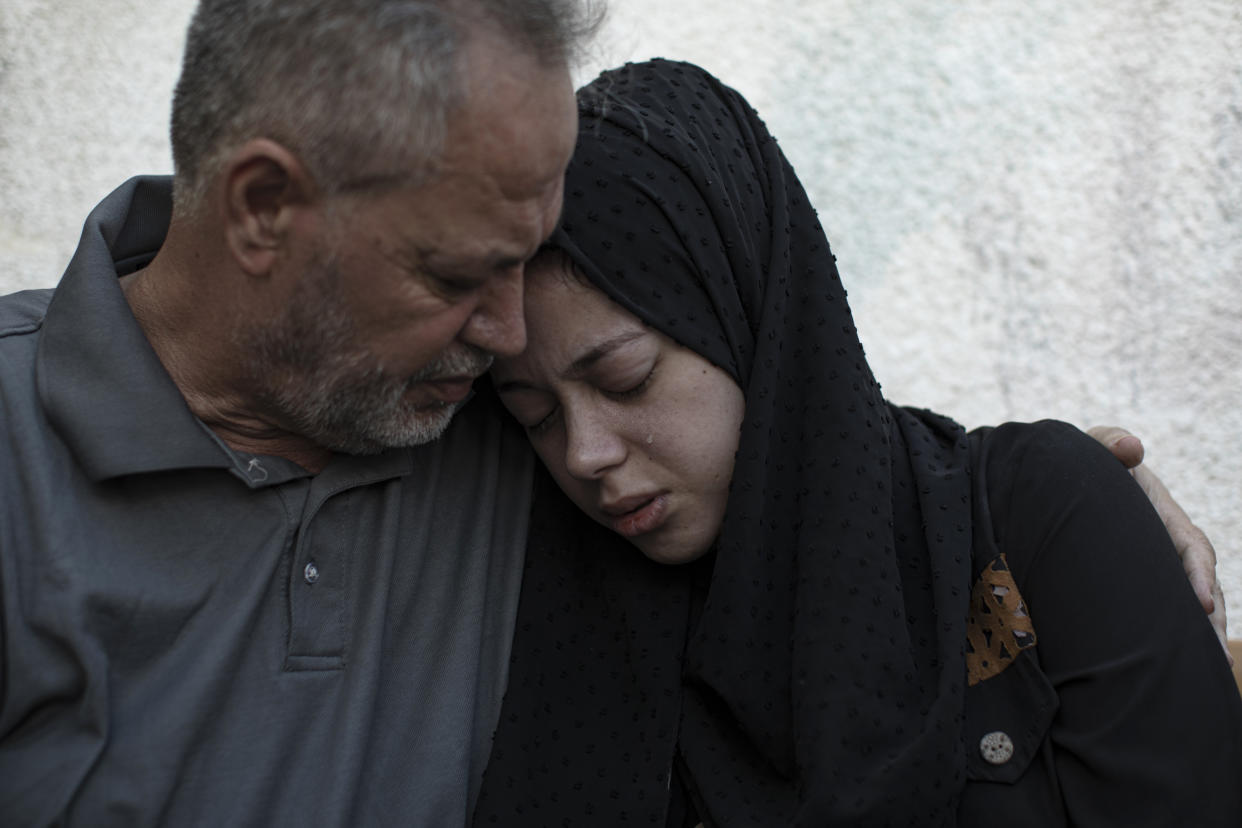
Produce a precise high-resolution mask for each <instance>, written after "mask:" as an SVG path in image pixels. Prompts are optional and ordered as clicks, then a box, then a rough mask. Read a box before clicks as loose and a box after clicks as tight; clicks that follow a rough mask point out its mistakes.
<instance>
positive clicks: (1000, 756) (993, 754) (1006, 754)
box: [979, 730, 1013, 765]
mask: <svg viewBox="0 0 1242 828" xmlns="http://www.w3.org/2000/svg"><path fill="white" fill-rule="evenodd" d="M979 752H980V753H981V754H983V759H984V761H986V762H987V763H988V764H991V765H1003V764H1005V763H1006V762H1008V761H1009V760H1010V759H1012V758H1013V739H1010V738H1009V734H1008V733H1005V732H1004V731H1002V730H994V731H992V732H991V733H989V734H987V735H986V736H984V737H983V738H982V739H980V740H979Z"/></svg>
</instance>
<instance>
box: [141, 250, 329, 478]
mask: <svg viewBox="0 0 1242 828" xmlns="http://www.w3.org/2000/svg"><path fill="white" fill-rule="evenodd" d="M177 253H178V247H177V242H176V239H175V238H174V236H173V233H172V232H171V231H170V238H169V241H168V242H166V243H165V245H164V247H163V248H161V250H160V252H159V254H158V255H157V256H156V257H155V259H154V260H153V261H152V262H151V264H150V265H148V266H147V267H146V268H144V269H143V270H139V271H137V272H135V273H132V274H129V275H127V276H124V277H122V278H121V290H122V291H123V292H124V294H125V298H126V301H127V302H128V303H129V306H130V310H131V311H132V312H133V314H134V318H135V319H136V320H137V321H138V325H139V327H141V328H142V331H143V333H144V334H145V335H146V337H147V340H148V342H150V344H151V347H152V348H153V349H154V350H155V353H156V355H157V356H158V357H159V360H160V362H161V363H162V364H163V366H164V370H166V371H167V372H168V374H169V376H170V377H172V380H173V382H174V383H175V384H176V386H177V388H178V390H180V392H181V396H182V397H184V398H185V401H186V405H188V406H189V408H190V411H191V412H193V414H194V415H195V416H196V417H198V418H199V419H200V420H201V421H202V422H203V423H204V424H205V425H206V426H207V427H208V428H210V429H211V430H212V431H213V432H215V434H216V435H217V436H218V437H219V438H220V439H221V440H223V441H224V443H225V445H227V446H229V447H230V448H232V449H233V450H234V451H240V452H246V453H249V454H263V455H271V456H276V457H283V458H285V459H286V460H290V461H292V462H294V463H297V464H298V465H299V466H301V467H302V468H304V469H307V470H308V471H310V472H312V473H315V474H317V473H319V472H320V471H322V470H323V468H324V467H325V466H326V465H327V464H328V461H329V460H330V459H331V457H332V452H331V451H330V450H328V449H325V448H322V447H321V446H319V445H317V444H316V443H314V442H313V441H311V440H309V439H307V438H305V437H302V436H301V435H298V434H296V433H294V432H292V431H290V430H288V429H287V428H284V427H282V426H281V425H280V424H279V423H278V422H276V421H275V420H273V419H269V418H266V417H264V416H263V415H262V413H258V412H259V411H260V409H259V406H257V405H255V404H254V403H253V395H252V394H249V393H247V387H248V382H247V381H246V379H245V375H244V371H243V370H242V365H243V362H242V359H241V358H240V356H239V355H238V354H237V353H236V348H237V345H236V341H237V337H236V336H235V335H234V330H235V329H234V327H233V326H235V325H236V324H237V320H238V318H239V316H240V315H242V314H244V309H239V308H236V307H235V306H234V303H233V302H232V301H231V299H232V295H231V294H230V293H229V291H230V289H231V287H232V286H231V285H230V284H229V279H228V278H226V277H224V276H223V271H224V268H218V269H216V268H205V269H203V270H214V271H216V272H213V273H211V274H210V275H205V274H204V272H202V270H200V271H199V272H198V273H194V272H191V271H190V270H189V269H188V268H187V267H186V266H185V261H186V260H187V259H188V260H190V261H195V260H198V261H201V260H202V258H201V257H195V256H192V255H191V256H179V255H177ZM203 286H209V289H201V288H202V287H203Z"/></svg>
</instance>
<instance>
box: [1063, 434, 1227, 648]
mask: <svg viewBox="0 0 1242 828" xmlns="http://www.w3.org/2000/svg"><path fill="white" fill-rule="evenodd" d="M1087 433H1088V434H1090V435H1091V436H1092V437H1094V438H1095V439H1096V440H1097V441H1098V442H1099V443H1101V444H1102V445H1103V446H1104V447H1105V448H1107V449H1108V450H1109V451H1111V452H1112V453H1113V456H1114V457H1116V458H1117V459H1118V460H1120V461H1121V462H1122V463H1123V464H1124V465H1125V467H1126V468H1128V469H1130V474H1132V475H1133V476H1134V479H1135V480H1136V481H1137V482H1138V484H1139V486H1140V487H1141V488H1142V489H1143V492H1144V493H1145V494H1146V495H1147V499H1148V500H1150V501H1151V503H1152V505H1153V506H1155V507H1156V513H1157V514H1159V515H1160V519H1161V520H1162V521H1164V526H1165V528H1166V529H1167V530H1168V532H1169V536H1170V537H1171V538H1172V539H1173V545H1174V546H1175V547H1176V548H1177V554H1178V555H1180V556H1181V558H1182V567H1183V568H1184V569H1185V570H1186V577H1188V578H1189V579H1190V585H1191V586H1192V587H1193V588H1194V591H1195V597H1196V598H1198V599H1199V603H1200V605H1202V607H1203V610H1204V612H1206V613H1207V614H1208V618H1209V619H1210V620H1211V622H1212V628H1213V629H1215V630H1216V637H1217V638H1219V639H1220V643H1221V646H1222V647H1225V648H1226V649H1225V656H1226V657H1227V658H1228V659H1229V663H1230V664H1233V657H1232V656H1230V655H1229V650H1228V646H1227V635H1226V621H1227V618H1226V610H1225V597H1224V594H1223V593H1222V592H1221V588H1220V582H1219V581H1218V580H1217V579H1216V550H1215V549H1214V548H1213V547H1212V542H1211V541H1210V540H1208V536H1207V535H1206V534H1204V532H1203V530H1202V529H1200V528H1199V527H1198V526H1195V525H1194V523H1193V522H1191V520H1190V516H1189V515H1187V514H1186V512H1185V510H1183V509H1182V507H1181V506H1179V505H1178V504H1177V501H1176V500H1174V499H1173V496H1172V495H1171V494H1169V490H1168V488H1167V487H1166V486H1165V485H1164V483H1163V482H1162V481H1161V480H1160V478H1159V477H1157V476H1156V474H1155V473H1154V472H1153V471H1152V470H1151V469H1150V468H1148V467H1147V466H1143V465H1141V464H1142V462H1143V443H1142V441H1141V440H1139V438H1137V437H1135V436H1134V435H1133V434H1131V433H1130V432H1128V431H1126V430H1125V429H1124V428H1120V427H1118V426H1094V427H1093V428H1089V429H1087Z"/></svg>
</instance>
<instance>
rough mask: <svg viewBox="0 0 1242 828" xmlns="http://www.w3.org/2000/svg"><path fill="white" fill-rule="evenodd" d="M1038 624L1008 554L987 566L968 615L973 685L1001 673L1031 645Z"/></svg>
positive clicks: (968, 652) (974, 589)
mask: <svg viewBox="0 0 1242 828" xmlns="http://www.w3.org/2000/svg"><path fill="white" fill-rule="evenodd" d="M1034 646H1035V627H1034V626H1033V625H1032V624H1031V617H1030V615H1028V614H1027V612H1026V603H1025V602H1024V601H1023V600H1022V594H1021V593H1020V592H1018V585H1017V584H1016V583H1014V580H1013V575H1012V574H1011V573H1010V571H1009V564H1008V563H1007V562H1006V561H1005V556H1004V555H1003V554H1002V555H998V556H997V557H996V558H994V559H993V560H992V562H991V563H989V564H988V565H987V567H986V568H984V570H983V571H982V572H980V573H979V578H978V579H977V580H976V581H975V585H974V587H972V588H971V590H970V613H969V614H968V615H967V616H966V678H967V681H968V682H969V684H970V685H972V686H973V685H975V684H978V683H979V682H981V681H985V680H986V679H990V678H992V677H993V676H995V675H998V674H1000V673H1001V672H1002V671H1004V669H1005V668H1006V667H1008V666H1009V665H1010V664H1012V663H1013V661H1014V659H1015V658H1017V657H1018V654H1019V653H1020V652H1022V651H1023V650H1025V649H1026V648H1027V647H1034Z"/></svg>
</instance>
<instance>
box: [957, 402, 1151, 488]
mask: <svg viewBox="0 0 1242 828" xmlns="http://www.w3.org/2000/svg"><path fill="white" fill-rule="evenodd" d="M970 443H971V468H972V473H973V474H974V475H975V477H976V491H979V490H980V488H982V490H983V491H985V492H986V493H987V495H988V499H989V502H991V504H992V506H993V507H994V508H995V507H996V506H997V505H998V504H997V503H996V501H997V499H998V498H1001V499H1004V500H1009V499H1012V498H1015V497H1016V498H1020V499H1022V500H1024V501H1025V500H1026V499H1028V498H1031V497H1038V498H1039V499H1040V500H1044V499H1050V500H1052V501H1059V500H1064V499H1067V498H1073V499H1078V498H1081V497H1083V496H1086V495H1090V494H1092V493H1095V495H1097V496H1098V497H1103V496H1104V494H1105V490H1107V492H1108V495H1107V496H1109V497H1112V496H1115V493H1116V491H1115V489H1113V488H1112V487H1113V486H1117V485H1121V486H1122V487H1123V488H1124V487H1125V486H1127V485H1128V481H1130V473H1129V472H1128V471H1127V470H1126V469H1125V467H1124V466H1122V464H1121V463H1120V462H1119V461H1118V460H1117V459H1116V458H1114V457H1113V456H1112V454H1111V453H1109V451H1108V450H1107V449H1106V448H1104V447H1103V446H1102V445H1100V444H1099V443H1098V442H1097V441H1096V440H1095V439H1094V438H1092V437H1090V436H1089V435H1087V434H1085V433H1084V432H1082V431H1080V430H1079V429H1077V428H1075V427H1074V426H1072V425H1070V424H1069V423H1064V422H1061V421H1059V420H1040V421H1038V422H1033V423H1018V422H1010V423H1004V424H1002V425H999V426H992V427H986V428H978V429H975V430H973V431H971V432H970Z"/></svg>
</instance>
